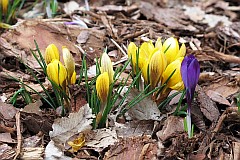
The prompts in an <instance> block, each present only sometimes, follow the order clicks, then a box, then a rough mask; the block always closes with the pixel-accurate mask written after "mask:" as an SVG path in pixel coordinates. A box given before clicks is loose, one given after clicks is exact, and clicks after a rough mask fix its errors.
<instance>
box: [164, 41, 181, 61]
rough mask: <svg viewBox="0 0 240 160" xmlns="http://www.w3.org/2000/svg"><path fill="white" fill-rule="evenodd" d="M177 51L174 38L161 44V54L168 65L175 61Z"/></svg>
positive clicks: (177, 46) (176, 43)
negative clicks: (163, 54) (164, 56)
mask: <svg viewBox="0 0 240 160" xmlns="http://www.w3.org/2000/svg"><path fill="white" fill-rule="evenodd" d="M178 51H179V45H178V41H177V39H176V38H173V37H170V38H168V39H167V40H166V41H165V42H164V43H163V52H164V53H165V55H166V58H167V63H168V64H170V63H171V62H173V61H174V60H175V59H176V56H177V54H178Z"/></svg>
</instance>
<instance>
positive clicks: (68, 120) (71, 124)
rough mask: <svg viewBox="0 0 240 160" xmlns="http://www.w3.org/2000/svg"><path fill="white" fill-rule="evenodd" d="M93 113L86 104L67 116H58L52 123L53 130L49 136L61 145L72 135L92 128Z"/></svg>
mask: <svg viewBox="0 0 240 160" xmlns="http://www.w3.org/2000/svg"><path fill="white" fill-rule="evenodd" d="M93 117H94V115H93V114H92V110H91V109H90V107H89V105H88V104H86V105H84V106H83V107H81V108H80V109H79V111H78V112H77V113H70V114H69V116H68V117H63V118H58V119H56V120H55V121H54V123H53V126H52V128H53V131H51V132H50V133H49V135H50V138H51V139H52V140H53V141H54V142H56V143H58V145H59V146H61V147H63V145H64V144H65V143H66V141H67V140H68V139H69V138H70V137H71V136H73V135H75V134H77V133H80V132H82V131H86V130H91V129H92V126H91V124H92V120H93Z"/></svg>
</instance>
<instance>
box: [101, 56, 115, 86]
mask: <svg viewBox="0 0 240 160" xmlns="http://www.w3.org/2000/svg"><path fill="white" fill-rule="evenodd" d="M100 70H101V73H104V72H107V73H108V76H109V83H110V84H111V83H112V82H113V75H114V71H113V66H112V61H111V59H110V57H109V56H108V55H107V53H106V52H104V53H103V54H102V58H101V67H100Z"/></svg>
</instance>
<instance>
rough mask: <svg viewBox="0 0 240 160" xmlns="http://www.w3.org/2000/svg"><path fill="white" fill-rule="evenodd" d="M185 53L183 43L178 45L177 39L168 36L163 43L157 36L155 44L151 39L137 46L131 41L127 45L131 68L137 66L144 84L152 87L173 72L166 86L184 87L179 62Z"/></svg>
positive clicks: (163, 81)
mask: <svg viewBox="0 0 240 160" xmlns="http://www.w3.org/2000/svg"><path fill="white" fill-rule="evenodd" d="M185 53H186V47H185V45H184V44H182V45H181V47H179V44H178V41H177V39H175V38H173V37H171V38H168V39H167V40H166V41H165V42H164V43H163V44H162V42H161V39H160V38H158V39H157V41H156V43H155V45H153V43H152V41H148V42H144V43H142V44H141V45H140V47H139V48H138V47H137V46H136V45H135V44H134V43H133V42H131V43H130V44H129V46H128V57H129V58H131V59H132V65H133V70H134V72H136V69H137V67H138V68H139V69H140V70H141V71H142V76H143V79H144V83H145V84H147V85H148V84H150V87H151V88H152V89H153V88H155V87H156V86H158V85H159V84H164V83H165V82H166V81H167V79H168V78H169V76H170V75H171V74H172V73H173V72H174V74H173V75H172V77H171V78H170V80H169V81H168V83H167V88H170V89H173V90H182V89H183V88H184V85H183V82H182V78H181V72H180V68H181V63H182V60H183V58H184V56H185Z"/></svg>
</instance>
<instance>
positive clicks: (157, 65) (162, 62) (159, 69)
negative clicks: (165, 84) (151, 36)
mask: <svg viewBox="0 0 240 160" xmlns="http://www.w3.org/2000/svg"><path fill="white" fill-rule="evenodd" d="M166 66H167V60H166V57H165V55H164V54H163V52H161V51H160V50H157V51H156V52H155V53H154V54H153V56H152V58H151V60H150V63H149V71H150V72H149V73H150V84H151V87H152V88H154V87H156V85H157V84H158V82H159V80H160V78H161V76H162V74H163V71H164V70H165V68H166Z"/></svg>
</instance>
